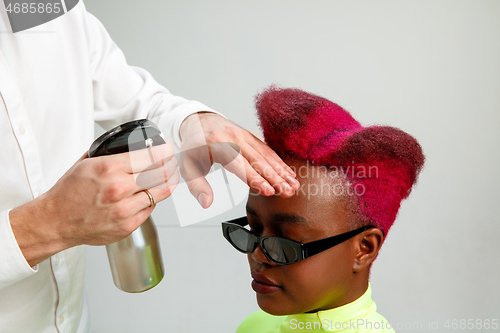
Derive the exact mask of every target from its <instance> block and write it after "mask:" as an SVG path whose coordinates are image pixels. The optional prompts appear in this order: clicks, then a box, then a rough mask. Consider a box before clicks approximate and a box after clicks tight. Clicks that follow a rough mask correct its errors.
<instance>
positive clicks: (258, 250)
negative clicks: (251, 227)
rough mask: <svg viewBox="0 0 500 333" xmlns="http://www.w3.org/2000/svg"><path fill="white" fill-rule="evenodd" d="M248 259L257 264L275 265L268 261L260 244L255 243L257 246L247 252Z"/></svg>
mask: <svg viewBox="0 0 500 333" xmlns="http://www.w3.org/2000/svg"><path fill="white" fill-rule="evenodd" d="M248 259H249V260H253V261H255V262H257V263H259V264H267V265H270V266H276V264H275V263H273V262H272V261H270V260H269V259H268V258H267V257H266V255H265V254H264V251H262V247H261V246H260V244H259V245H257V247H255V250H253V252H251V253H249V254H248Z"/></svg>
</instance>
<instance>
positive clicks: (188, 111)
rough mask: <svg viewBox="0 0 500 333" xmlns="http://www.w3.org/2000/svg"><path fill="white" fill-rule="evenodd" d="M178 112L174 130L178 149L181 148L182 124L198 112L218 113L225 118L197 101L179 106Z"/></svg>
mask: <svg viewBox="0 0 500 333" xmlns="http://www.w3.org/2000/svg"><path fill="white" fill-rule="evenodd" d="M179 109H180V110H179ZM176 112H177V117H176V119H175V121H174V125H173V129H174V140H175V143H176V144H177V146H178V147H180V146H181V137H180V130H181V125H182V122H183V121H184V120H186V118H187V117H189V116H190V115H192V114H195V113H198V112H212V113H216V114H218V115H220V116H222V117H224V115H223V114H221V113H220V112H217V111H215V110H213V109H211V108H209V107H207V106H205V105H204V104H202V103H200V102H196V101H191V102H190V103H188V104H184V105H181V106H178V107H177V108H176ZM224 118H225V117H224Z"/></svg>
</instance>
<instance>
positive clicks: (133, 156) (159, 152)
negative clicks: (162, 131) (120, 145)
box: [114, 143, 174, 174]
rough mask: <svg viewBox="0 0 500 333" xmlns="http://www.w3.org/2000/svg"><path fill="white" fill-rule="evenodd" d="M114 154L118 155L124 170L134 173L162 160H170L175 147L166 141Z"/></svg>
mask: <svg viewBox="0 0 500 333" xmlns="http://www.w3.org/2000/svg"><path fill="white" fill-rule="evenodd" d="M114 156H116V162H117V163H118V164H119V165H120V167H121V169H122V170H123V171H125V172H126V173H130V174H134V173H140V172H142V171H144V170H146V169H148V168H149V167H150V166H151V165H153V164H155V163H157V162H160V161H162V160H163V161H164V162H168V161H170V160H171V159H172V158H173V157H174V148H173V147H172V145H170V144H169V143H165V144H162V145H158V146H154V147H150V148H145V149H140V150H135V151H131V152H128V153H122V154H116V155H114Z"/></svg>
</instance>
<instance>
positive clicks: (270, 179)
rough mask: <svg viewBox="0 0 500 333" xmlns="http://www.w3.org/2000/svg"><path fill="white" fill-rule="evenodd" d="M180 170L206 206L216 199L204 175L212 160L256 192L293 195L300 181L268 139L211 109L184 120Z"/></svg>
mask: <svg viewBox="0 0 500 333" xmlns="http://www.w3.org/2000/svg"><path fill="white" fill-rule="evenodd" d="M180 136H181V141H182V144H181V158H180V161H179V166H180V172H181V175H182V177H183V178H184V180H186V183H187V186H188V188H189V191H190V192H191V194H192V195H193V196H194V197H195V198H196V199H197V200H198V202H199V203H200V205H201V206H202V207H203V208H208V207H209V206H210V205H211V204H212V202H213V191H212V188H211V187H210V185H209V183H208V182H207V180H206V179H205V176H206V175H207V174H208V172H209V170H210V167H211V166H212V164H213V163H220V164H222V166H223V167H224V168H225V169H226V170H228V171H230V172H232V173H234V174H235V175H236V176H237V177H238V178H240V179H241V180H242V181H244V182H245V183H246V184H248V186H249V187H250V188H251V189H252V190H254V191H255V192H257V193H259V194H262V195H265V196H271V195H274V194H279V195H280V196H283V197H291V196H293V195H294V194H295V191H296V190H297V189H298V188H299V186H300V184H299V182H298V181H297V180H296V179H295V176H296V174H295V172H294V171H293V170H292V169H291V168H290V167H289V166H287V165H286V164H285V163H284V162H283V161H282V160H281V158H280V157H279V156H278V155H277V154H276V153H275V152H274V151H273V150H272V149H271V148H269V147H268V146H267V145H266V144H265V143H263V142H262V141H261V140H259V139H258V138H257V137H255V136H254V135H253V134H252V133H250V132H248V131H247V130H245V129H243V128H241V127H240V126H238V125H236V124H235V123H233V122H231V121H229V120H227V119H226V118H224V117H222V116H220V115H218V114H216V113H211V112H200V113H196V114H193V115H190V116H189V117H187V118H186V119H185V120H184V122H183V123H182V124H181V128H180Z"/></svg>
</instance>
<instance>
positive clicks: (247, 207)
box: [246, 205, 259, 216]
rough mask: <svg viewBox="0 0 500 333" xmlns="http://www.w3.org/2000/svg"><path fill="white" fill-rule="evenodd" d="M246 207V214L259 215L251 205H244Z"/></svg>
mask: <svg viewBox="0 0 500 333" xmlns="http://www.w3.org/2000/svg"><path fill="white" fill-rule="evenodd" d="M246 209H247V214H250V215H254V216H259V214H257V212H256V211H255V210H253V209H252V208H251V207H249V206H248V205H247V206H246Z"/></svg>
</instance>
